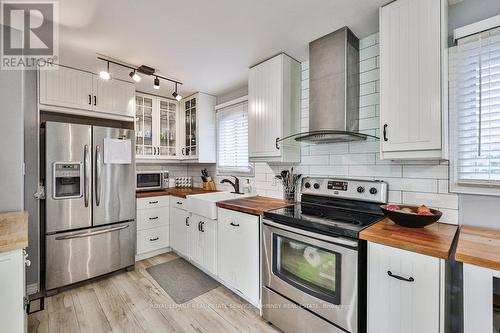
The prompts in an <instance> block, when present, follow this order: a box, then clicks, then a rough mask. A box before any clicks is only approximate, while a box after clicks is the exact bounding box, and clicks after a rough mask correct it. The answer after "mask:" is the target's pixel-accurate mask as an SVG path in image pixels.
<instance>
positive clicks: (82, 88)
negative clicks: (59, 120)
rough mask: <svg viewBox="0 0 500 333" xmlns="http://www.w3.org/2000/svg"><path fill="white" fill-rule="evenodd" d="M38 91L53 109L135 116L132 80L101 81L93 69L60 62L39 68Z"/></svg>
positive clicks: (43, 102) (42, 102) (41, 99)
mask: <svg viewBox="0 0 500 333" xmlns="http://www.w3.org/2000/svg"><path fill="white" fill-rule="evenodd" d="M38 92H39V102H40V104H42V105H46V106H49V108H50V107H55V108H64V109H79V110H85V111H92V112H99V113H103V114H111V115H115V116H125V117H133V116H134V95H135V86H134V84H133V83H130V82H126V81H121V80H116V79H111V80H101V79H100V78H99V77H98V76H97V75H95V74H92V73H90V72H86V71H82V70H78V69H74V68H70V67H66V66H62V65H58V66H56V68H54V69H40V70H39V71H38ZM42 108H43V107H42ZM66 111H67V110H66ZM86 115H90V116H93V115H92V114H86ZM95 116H98V115H95Z"/></svg>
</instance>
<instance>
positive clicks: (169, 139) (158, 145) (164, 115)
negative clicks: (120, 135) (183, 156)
mask: <svg viewBox="0 0 500 333" xmlns="http://www.w3.org/2000/svg"><path fill="white" fill-rule="evenodd" d="M178 110H179V104H178V102H177V101H176V100H174V99H168V98H164V97H158V96H154V95H149V94H143V93H136V96H135V135H136V140H135V142H136V149H135V152H136V156H137V159H142V160H145V159H148V160H166V159H178V153H177V141H178V130H177V123H178V117H179V112H178Z"/></svg>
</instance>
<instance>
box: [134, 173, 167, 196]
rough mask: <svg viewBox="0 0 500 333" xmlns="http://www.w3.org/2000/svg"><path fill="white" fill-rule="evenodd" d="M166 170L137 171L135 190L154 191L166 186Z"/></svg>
mask: <svg viewBox="0 0 500 333" xmlns="http://www.w3.org/2000/svg"><path fill="white" fill-rule="evenodd" d="M168 181H169V176H168V171H137V172H136V183H135V184H136V186H135V189H136V191H154V190H163V189H166V188H168Z"/></svg>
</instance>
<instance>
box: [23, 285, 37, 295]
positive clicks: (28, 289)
mask: <svg viewBox="0 0 500 333" xmlns="http://www.w3.org/2000/svg"><path fill="white" fill-rule="evenodd" d="M38 290H39V288H38V283H32V284H28V285H27V286H26V294H28V295H33V294H36V293H37V292H38Z"/></svg>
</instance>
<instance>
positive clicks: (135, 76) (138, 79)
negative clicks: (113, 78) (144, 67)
mask: <svg viewBox="0 0 500 333" xmlns="http://www.w3.org/2000/svg"><path fill="white" fill-rule="evenodd" d="M129 76H130V77H131V78H132V80H134V81H135V82H139V81H141V79H142V77H141V76H140V75H139V74H137V73H136V72H135V69H134V70H133V71H132V72H130V74H129Z"/></svg>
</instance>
